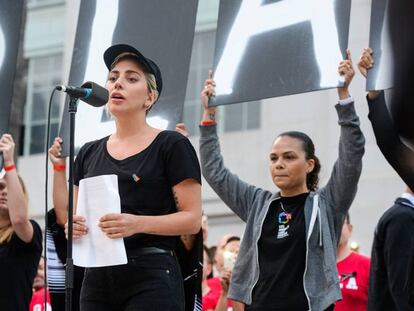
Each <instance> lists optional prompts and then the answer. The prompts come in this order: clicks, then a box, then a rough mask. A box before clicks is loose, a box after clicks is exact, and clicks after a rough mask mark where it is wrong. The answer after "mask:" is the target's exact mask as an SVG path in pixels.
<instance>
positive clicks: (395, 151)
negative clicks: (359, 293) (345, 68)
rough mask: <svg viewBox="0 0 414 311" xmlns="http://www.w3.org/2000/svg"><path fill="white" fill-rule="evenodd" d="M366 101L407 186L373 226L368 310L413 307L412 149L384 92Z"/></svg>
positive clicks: (365, 61)
mask: <svg viewBox="0 0 414 311" xmlns="http://www.w3.org/2000/svg"><path fill="white" fill-rule="evenodd" d="M372 53H373V51H372V49H370V48H366V49H364V50H363V52H362V55H361V57H360V60H359V63H358V67H359V70H360V72H361V74H362V75H363V76H364V77H366V76H367V73H368V70H369V69H371V68H372V67H373V66H374V61H373V58H372ZM400 69H401V68H400ZM367 101H368V107H369V115H368V117H369V119H370V120H371V123H372V128H373V130H374V134H375V138H376V140H377V145H378V147H379V149H380V150H381V152H382V154H383V155H384V157H385V158H386V159H387V161H388V163H389V164H390V165H391V166H392V167H393V168H394V170H395V171H396V172H397V173H398V174H399V175H400V176H401V178H402V179H403V181H404V182H405V183H406V185H407V186H406V188H405V190H404V192H403V194H402V195H401V196H400V197H399V198H397V199H396V200H395V202H394V205H393V206H392V207H391V208H389V209H388V210H387V211H386V212H385V213H384V214H383V215H382V216H381V218H380V220H379V221H378V225H377V227H376V229H375V234H374V243H373V246H372V255H371V271H370V281H369V290H368V310H369V311H374V310H375V311H382V310H384V311H386V310H414V269H413V267H414V235H413V234H412V233H413V231H414V193H413V191H412V189H414V161H413V159H414V151H413V150H412V149H411V147H410V146H408V145H407V144H405V143H404V141H403V140H402V139H401V137H400V135H399V133H398V132H397V130H396V127H395V126H394V123H393V121H392V119H391V117H390V114H389V112H388V109H387V106H386V103H385V96H384V92H383V91H370V92H368V94H367Z"/></svg>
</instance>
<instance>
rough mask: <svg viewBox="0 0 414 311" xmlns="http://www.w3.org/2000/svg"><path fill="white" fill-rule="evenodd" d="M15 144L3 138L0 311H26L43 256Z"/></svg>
mask: <svg viewBox="0 0 414 311" xmlns="http://www.w3.org/2000/svg"><path fill="white" fill-rule="evenodd" d="M14 147H15V144H14V141H13V137H12V136H11V135H10V134H4V135H3V136H2V137H1V138H0V153H3V158H4V171H2V172H1V173H0V175H1V176H0V279H1V282H0V310H2V311H27V310H29V304H30V299H31V297H32V293H33V289H32V285H33V280H34V278H35V276H36V272H37V268H38V265H39V260H40V255H41V253H42V231H41V229H40V226H39V225H38V224H37V222H35V221H34V220H31V219H29V217H28V214H29V208H28V196H27V192H26V188H25V186H24V184H23V181H22V179H21V178H19V176H18V175H17V170H16V165H15V163H14Z"/></svg>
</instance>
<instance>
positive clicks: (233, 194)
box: [200, 71, 263, 221]
mask: <svg viewBox="0 0 414 311" xmlns="http://www.w3.org/2000/svg"><path fill="white" fill-rule="evenodd" d="M214 89H215V82H214V81H213V80H212V78H211V71H210V72H209V77H208V79H207V80H206V82H205V84H204V89H203V91H202V92H201V102H202V104H203V108H204V112H203V117H202V119H201V124H200V132H201V136H200V162H201V171H202V173H203V176H204V178H205V179H206V180H207V182H208V183H209V185H210V186H211V188H213V190H214V191H215V192H216V193H217V195H218V196H219V197H220V199H222V200H223V201H224V203H226V205H227V206H228V207H229V208H230V209H231V210H232V211H233V212H235V213H236V214H237V215H238V216H239V217H240V218H241V219H242V220H243V221H247V217H248V213H249V208H250V206H251V205H252V202H253V201H254V199H255V197H256V195H257V194H258V193H260V192H262V191H263V190H262V189H260V188H257V187H255V186H252V185H249V184H247V183H246V182H244V181H242V180H240V179H239V177H237V175H235V174H233V173H231V172H230V171H229V170H228V169H227V168H226V167H225V166H224V161H223V157H222V155H221V152H220V143H219V140H218V136H217V126H216V107H208V100H209V97H210V96H214V95H215V90H214Z"/></svg>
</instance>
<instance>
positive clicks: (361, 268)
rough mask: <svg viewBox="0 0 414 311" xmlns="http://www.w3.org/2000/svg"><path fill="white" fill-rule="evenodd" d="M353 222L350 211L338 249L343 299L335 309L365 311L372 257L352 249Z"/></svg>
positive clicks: (337, 258) (337, 255) (338, 266)
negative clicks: (350, 242) (350, 243)
mask: <svg viewBox="0 0 414 311" xmlns="http://www.w3.org/2000/svg"><path fill="white" fill-rule="evenodd" d="M352 230H353V227H352V224H351V222H350V217H349V213H348V214H346V217H345V221H344V225H343V226H342V233H341V239H340V241H339V245H338V249H337V250H336V260H337V263H336V267H337V268H338V273H339V280H340V282H341V284H340V287H341V292H342V300H340V301H338V302H337V303H336V305H335V311H349V310H352V311H365V310H366V309H367V303H368V283H369V265H370V259H369V258H368V257H366V256H364V255H361V254H358V253H355V252H353V251H352V250H351V249H350V245H349V239H350V238H351V236H352Z"/></svg>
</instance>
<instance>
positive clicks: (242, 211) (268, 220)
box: [200, 50, 365, 311]
mask: <svg viewBox="0 0 414 311" xmlns="http://www.w3.org/2000/svg"><path fill="white" fill-rule="evenodd" d="M338 72H339V74H340V75H342V76H343V77H344V81H345V82H344V85H343V87H339V88H338V95H339V103H338V105H336V109H337V112H338V116H339V125H340V128H341V130H340V131H341V134H340V139H339V157H338V160H337V161H336V163H335V165H334V168H333V171H332V173H331V177H330V179H329V181H328V183H327V184H326V186H325V187H323V188H321V189H318V179H319V178H318V173H319V170H320V163H319V160H318V159H317V157H316V155H315V148H314V145H313V142H312V140H311V139H310V138H309V137H308V136H307V135H306V134H304V133H300V132H295V131H292V132H285V133H282V134H280V135H279V136H278V137H277V138H276V139H275V141H274V142H273V145H272V147H271V151H270V155H269V167H270V173H271V177H272V180H273V182H274V184H275V186H276V187H277V188H278V189H279V190H280V192H276V193H275V192H271V191H267V190H264V189H261V188H258V187H255V186H253V185H249V184H247V183H245V182H243V181H241V180H240V179H239V178H238V177H237V176H236V175H235V174H233V173H231V172H230V171H229V170H228V169H227V168H226V167H225V166H224V162H223V158H222V156H221V153H220V145H219V141H218V136H217V133H216V129H217V126H216V118H215V116H216V108H215V107H209V106H208V101H209V97H210V96H214V95H215V82H214V81H213V80H212V75H211V72H210V74H209V78H208V79H207V80H206V82H205V86H204V89H203V91H202V92H201V101H202V104H203V107H204V113H203V117H202V120H201V124H200V131H201V136H200V160H201V167H202V172H203V176H204V177H205V179H206V180H207V182H208V183H209V184H210V186H211V187H212V188H213V190H214V191H215V192H216V193H217V194H218V196H219V197H220V198H221V199H222V200H223V201H224V202H225V203H226V205H227V206H229V207H230V209H232V210H233V211H234V212H235V213H236V214H237V215H238V216H239V217H240V218H241V219H242V220H243V221H245V222H246V229H245V232H244V234H243V240H242V243H241V246H240V253H239V256H238V260H237V261H236V264H235V267H234V270H233V274H232V279H231V285H230V290H229V298H231V299H233V300H237V301H241V302H243V303H245V305H246V306H245V309H246V310H247V311H266V310H278V309H290V310H308V309H311V310H333V308H334V304H335V302H336V301H337V300H340V299H341V292H340V288H339V279H338V273H337V270H336V247H337V245H338V243H339V238H340V233H341V229H342V225H343V222H344V219H345V215H346V213H347V212H348V209H349V208H350V206H351V203H352V201H353V199H354V197H355V194H356V191H357V184H358V181H359V177H360V174H361V169H362V156H363V154H364V145H365V139H364V136H363V134H362V132H361V129H360V126H359V124H360V123H359V118H358V116H357V114H356V112H355V109H354V103H353V99H352V98H351V97H350V95H349V92H348V87H349V85H350V83H351V81H352V78H353V76H354V74H355V73H354V70H353V67H352V61H351V54H350V52H349V50H347V59H346V60H344V61H342V62H340V64H339V68H338Z"/></svg>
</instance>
